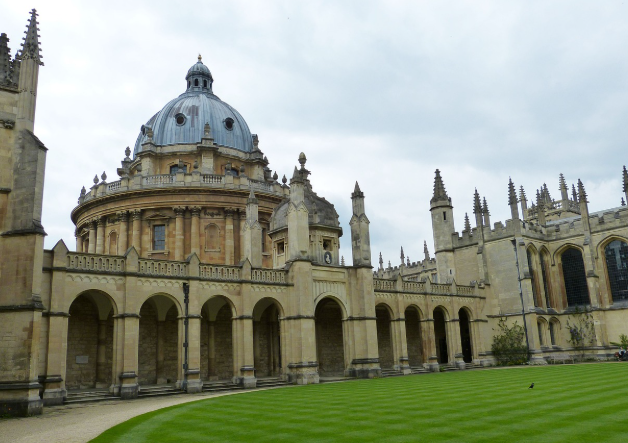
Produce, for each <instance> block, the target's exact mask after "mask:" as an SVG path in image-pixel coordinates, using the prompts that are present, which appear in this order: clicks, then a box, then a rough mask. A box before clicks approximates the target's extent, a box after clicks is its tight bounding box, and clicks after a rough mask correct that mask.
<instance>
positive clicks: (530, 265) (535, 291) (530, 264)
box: [526, 249, 540, 307]
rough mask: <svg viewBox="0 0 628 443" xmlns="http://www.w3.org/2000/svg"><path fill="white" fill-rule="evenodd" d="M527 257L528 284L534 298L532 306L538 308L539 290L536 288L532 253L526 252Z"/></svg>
mask: <svg viewBox="0 0 628 443" xmlns="http://www.w3.org/2000/svg"><path fill="white" fill-rule="evenodd" d="M526 252H527V255H528V269H529V270H530V282H531V283H532V295H533V296H534V306H536V307H539V306H540V303H539V302H540V300H539V290H538V288H537V287H536V269H535V268H534V266H533V261H534V260H533V258H532V251H530V250H529V249H528V250H527V251H526Z"/></svg>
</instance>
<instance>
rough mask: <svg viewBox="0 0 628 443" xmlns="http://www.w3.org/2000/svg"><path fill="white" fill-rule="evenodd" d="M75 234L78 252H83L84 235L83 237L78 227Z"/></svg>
mask: <svg viewBox="0 0 628 443" xmlns="http://www.w3.org/2000/svg"><path fill="white" fill-rule="evenodd" d="M74 236H75V237H76V252H83V237H81V234H80V229H79V228H78V227H77V228H76V230H75V231H74Z"/></svg>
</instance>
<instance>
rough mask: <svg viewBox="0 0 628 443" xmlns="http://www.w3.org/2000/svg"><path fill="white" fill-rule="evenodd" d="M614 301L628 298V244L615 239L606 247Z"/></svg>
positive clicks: (609, 279) (605, 253)
mask: <svg viewBox="0 0 628 443" xmlns="http://www.w3.org/2000/svg"><path fill="white" fill-rule="evenodd" d="M604 256H605V257H606V270H607V271H608V283H609V285H610V287H611V296H612V298H613V303H614V302H617V301H620V300H628V244H627V243H625V242H623V241H619V240H615V241H612V242H610V243H609V244H608V245H607V246H606V248H604Z"/></svg>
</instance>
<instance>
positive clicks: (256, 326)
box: [252, 297, 284, 378]
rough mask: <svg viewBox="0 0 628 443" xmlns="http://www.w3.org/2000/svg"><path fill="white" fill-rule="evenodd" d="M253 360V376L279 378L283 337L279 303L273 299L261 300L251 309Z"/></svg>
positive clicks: (281, 364)
mask: <svg viewBox="0 0 628 443" xmlns="http://www.w3.org/2000/svg"><path fill="white" fill-rule="evenodd" d="M252 315H253V350H254V353H253V358H254V365H255V375H256V376H257V377H258V378H259V377H273V376H280V375H281V374H282V373H283V358H284V355H283V348H284V346H283V337H282V335H283V334H282V330H281V323H280V319H281V318H283V317H284V310H283V306H282V305H281V303H280V302H279V301H278V300H277V299H275V298H273V297H264V298H261V299H259V300H258V301H257V303H255V306H254V307H253V312H252Z"/></svg>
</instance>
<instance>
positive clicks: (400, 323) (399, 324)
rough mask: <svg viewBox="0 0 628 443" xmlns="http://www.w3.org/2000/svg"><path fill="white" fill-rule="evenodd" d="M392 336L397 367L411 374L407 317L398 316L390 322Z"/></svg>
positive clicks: (395, 365)
mask: <svg viewBox="0 0 628 443" xmlns="http://www.w3.org/2000/svg"><path fill="white" fill-rule="evenodd" d="M390 328H391V331H390V332H391V336H392V339H393V354H394V361H395V363H394V367H395V369H397V370H399V371H401V372H403V373H404V374H405V375H407V374H410V373H411V372H412V371H411V370H410V364H409V363H408V362H409V359H408V341H407V337H406V319H405V318H397V319H394V320H392V321H391V322H390Z"/></svg>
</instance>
